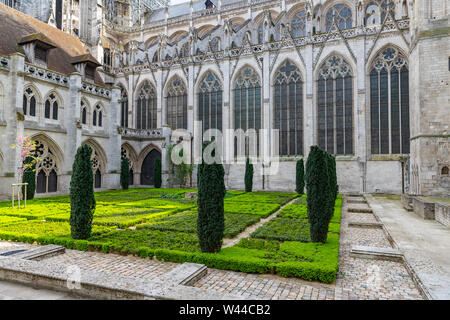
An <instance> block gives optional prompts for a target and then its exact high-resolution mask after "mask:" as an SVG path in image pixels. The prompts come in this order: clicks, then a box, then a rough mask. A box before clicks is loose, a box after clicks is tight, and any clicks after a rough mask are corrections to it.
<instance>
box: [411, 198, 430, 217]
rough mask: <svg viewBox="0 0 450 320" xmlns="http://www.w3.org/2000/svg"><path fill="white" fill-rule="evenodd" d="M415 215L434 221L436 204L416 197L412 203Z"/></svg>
mask: <svg viewBox="0 0 450 320" xmlns="http://www.w3.org/2000/svg"><path fill="white" fill-rule="evenodd" d="M412 205H413V208H414V213H415V214H417V215H419V216H420V217H422V218H423V219H425V220H434V218H435V214H434V202H428V201H425V200H422V199H420V198H418V197H414V198H413V201H412Z"/></svg>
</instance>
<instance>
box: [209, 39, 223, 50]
mask: <svg viewBox="0 0 450 320" xmlns="http://www.w3.org/2000/svg"><path fill="white" fill-rule="evenodd" d="M209 45H210V46H211V51H212V52H217V51H220V38H219V37H214V38H212V39H211V42H210V43H209Z"/></svg>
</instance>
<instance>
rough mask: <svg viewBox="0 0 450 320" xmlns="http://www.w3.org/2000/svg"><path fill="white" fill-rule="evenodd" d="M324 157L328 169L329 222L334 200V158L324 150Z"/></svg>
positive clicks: (332, 212)
mask: <svg viewBox="0 0 450 320" xmlns="http://www.w3.org/2000/svg"><path fill="white" fill-rule="evenodd" d="M325 159H326V162H327V171H328V190H329V194H328V197H329V201H328V222H329V221H330V220H331V218H332V217H333V214H334V202H335V201H336V165H335V158H334V157H333V156H332V155H331V154H329V153H327V152H325Z"/></svg>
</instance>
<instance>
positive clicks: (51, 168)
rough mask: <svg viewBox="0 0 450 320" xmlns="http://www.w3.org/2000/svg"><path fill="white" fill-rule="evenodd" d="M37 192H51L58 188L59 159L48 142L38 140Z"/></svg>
mask: <svg viewBox="0 0 450 320" xmlns="http://www.w3.org/2000/svg"><path fill="white" fill-rule="evenodd" d="M36 145H37V147H36V155H37V156H38V157H39V158H40V161H38V163H37V164H36V193H50V192H56V191H57V190H58V174H57V170H58V167H57V161H56V157H55V155H54V154H53V152H52V150H51V149H50V148H49V147H48V145H47V144H46V143H43V142H40V141H36Z"/></svg>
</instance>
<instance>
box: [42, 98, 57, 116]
mask: <svg viewBox="0 0 450 320" xmlns="http://www.w3.org/2000/svg"><path fill="white" fill-rule="evenodd" d="M44 109H45V110H44V117H45V118H46V119H50V118H52V119H53V120H58V101H57V99H56V96H55V95H54V94H53V93H51V94H50V95H49V96H48V98H47V100H46V101H45V107H44Z"/></svg>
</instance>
